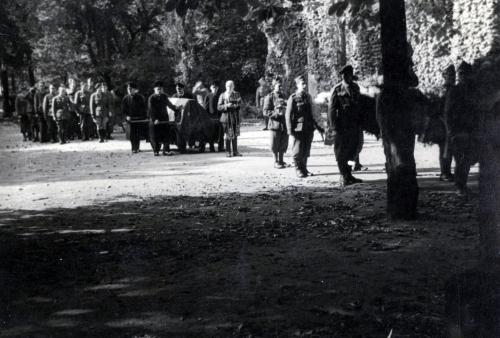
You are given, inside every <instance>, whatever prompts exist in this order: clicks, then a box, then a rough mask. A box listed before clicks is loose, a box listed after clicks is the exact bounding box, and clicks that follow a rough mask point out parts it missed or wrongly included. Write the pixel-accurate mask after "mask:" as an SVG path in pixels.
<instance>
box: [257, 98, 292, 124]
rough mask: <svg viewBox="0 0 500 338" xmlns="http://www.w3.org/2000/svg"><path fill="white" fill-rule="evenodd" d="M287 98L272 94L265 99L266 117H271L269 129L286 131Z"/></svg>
mask: <svg viewBox="0 0 500 338" xmlns="http://www.w3.org/2000/svg"><path fill="white" fill-rule="evenodd" d="M286 105H287V102H286V98H285V95H283V93H275V92H272V93H270V94H268V95H267V96H266V97H265V98H264V106H263V112H264V116H268V117H269V122H268V128H269V129H270V130H280V131H286V119H285V112H286Z"/></svg>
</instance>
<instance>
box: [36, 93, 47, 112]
mask: <svg viewBox="0 0 500 338" xmlns="http://www.w3.org/2000/svg"><path fill="white" fill-rule="evenodd" d="M44 97H45V93H42V92H41V91H38V90H37V91H36V92H35V112H36V113H37V114H39V115H42V114H43V98H44Z"/></svg>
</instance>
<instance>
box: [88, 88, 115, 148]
mask: <svg viewBox="0 0 500 338" xmlns="http://www.w3.org/2000/svg"><path fill="white" fill-rule="evenodd" d="M97 88H98V89H97V91H96V92H95V93H94V94H92V95H91V96H90V114H91V115H92V119H93V120H94V123H95V124H96V125H97V134H98V135H99V142H100V143H103V142H104V139H105V138H106V128H107V126H108V120H109V117H110V116H111V114H112V110H111V109H112V107H111V96H110V95H109V93H108V85H107V84H106V83H105V82H101V83H98V84H97Z"/></svg>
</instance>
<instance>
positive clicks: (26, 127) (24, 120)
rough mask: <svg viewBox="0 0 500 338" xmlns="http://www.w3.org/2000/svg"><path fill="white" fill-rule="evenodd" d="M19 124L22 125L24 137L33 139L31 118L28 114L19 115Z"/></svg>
mask: <svg viewBox="0 0 500 338" xmlns="http://www.w3.org/2000/svg"><path fill="white" fill-rule="evenodd" d="M19 125H20V127H21V134H23V137H24V139H25V140H26V139H28V140H31V136H32V135H31V129H30V120H29V117H28V115H21V116H19Z"/></svg>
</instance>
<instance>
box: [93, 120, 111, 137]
mask: <svg viewBox="0 0 500 338" xmlns="http://www.w3.org/2000/svg"><path fill="white" fill-rule="evenodd" d="M94 122H95V124H96V126H97V134H98V135H99V140H101V141H104V138H105V137H106V128H107V126H108V117H107V116H96V117H95V118H94Z"/></svg>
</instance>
